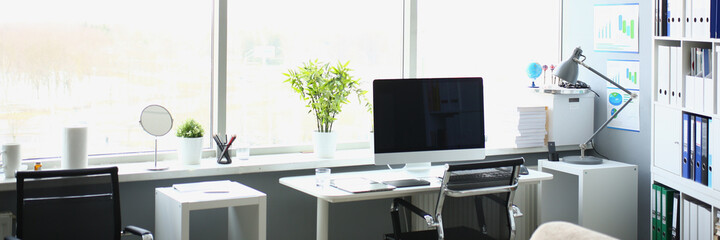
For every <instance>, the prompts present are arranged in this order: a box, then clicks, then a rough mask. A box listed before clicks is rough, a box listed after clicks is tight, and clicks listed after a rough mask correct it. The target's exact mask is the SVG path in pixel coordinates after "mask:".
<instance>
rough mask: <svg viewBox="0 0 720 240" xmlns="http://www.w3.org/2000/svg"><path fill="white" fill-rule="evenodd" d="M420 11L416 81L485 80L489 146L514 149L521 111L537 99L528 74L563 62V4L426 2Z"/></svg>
mask: <svg viewBox="0 0 720 240" xmlns="http://www.w3.org/2000/svg"><path fill="white" fill-rule="evenodd" d="M517 6H522V7H517ZM506 9H512V13H508V11H507V10H506ZM417 11H418V17H417V19H418V20H417V21H418V23H417V26H418V27H417V28H418V31H417V32H418V33H417V49H418V50H417V59H418V60H417V62H418V63H417V76H418V77H441V76H480V77H483V81H484V85H485V127H486V128H485V130H486V135H487V136H488V142H487V147H488V148H512V147H514V143H515V142H514V140H515V136H514V135H513V134H511V133H513V132H516V131H517V130H516V129H517V115H516V107H517V106H518V105H521V104H532V103H533V102H534V101H535V99H534V98H536V97H538V96H533V95H534V94H531V93H530V91H528V89H527V86H529V85H530V83H531V80H530V78H529V77H528V76H527V74H526V73H525V69H526V68H527V66H528V64H530V63H531V62H537V63H540V64H541V65H543V64H544V65H550V64H555V65H557V64H558V63H559V59H560V56H559V54H560V52H559V48H560V44H559V37H560V34H559V33H560V12H559V11H560V1H531V0H521V1H493V2H487V1H476V0H451V1H442V0H423V1H418V8H417ZM547 77H548V79H549V77H550V73H549V72H548V73H547ZM537 81H538V82H536V84H542V76H541V77H540V78H538V80H537Z"/></svg>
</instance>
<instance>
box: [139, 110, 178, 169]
mask: <svg viewBox="0 0 720 240" xmlns="http://www.w3.org/2000/svg"><path fill="white" fill-rule="evenodd" d="M172 125H173V119H172V116H171V115H170V111H168V110H167V109H166V108H165V107H163V106H160V105H155V104H153V105H150V106H147V107H145V109H143V111H142V113H141V114H140V126H142V128H143V130H145V132H147V133H148V134H150V135H153V136H155V166H154V167H151V168H150V170H153V171H160V170H166V169H168V167H158V165H157V138H158V137H162V136H165V134H167V133H168V132H170V129H172Z"/></svg>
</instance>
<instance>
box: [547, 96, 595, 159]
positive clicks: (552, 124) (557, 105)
mask: <svg viewBox="0 0 720 240" xmlns="http://www.w3.org/2000/svg"><path fill="white" fill-rule="evenodd" d="M585 91H587V90H585ZM546 95H548V99H549V102H548V103H547V106H548V141H554V142H555V145H556V146H563V145H579V144H582V143H585V141H587V140H588V138H590V136H592V134H593V132H594V130H595V129H594V128H593V125H594V121H595V120H594V118H593V115H594V112H595V110H594V109H595V108H594V106H595V105H594V104H595V102H594V101H595V99H594V97H595V95H594V94H593V93H592V92H589V91H587V92H586V93H581V94H560V93H557V94H546ZM555 116H557V117H555Z"/></svg>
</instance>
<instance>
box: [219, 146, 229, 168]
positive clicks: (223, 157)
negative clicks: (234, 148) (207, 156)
mask: <svg viewBox="0 0 720 240" xmlns="http://www.w3.org/2000/svg"><path fill="white" fill-rule="evenodd" d="M226 148H229V146H228V145H227V144H218V145H217V150H216V151H217V163H219V164H230V163H232V158H230V149H227V150H226ZM223 153H224V154H223Z"/></svg>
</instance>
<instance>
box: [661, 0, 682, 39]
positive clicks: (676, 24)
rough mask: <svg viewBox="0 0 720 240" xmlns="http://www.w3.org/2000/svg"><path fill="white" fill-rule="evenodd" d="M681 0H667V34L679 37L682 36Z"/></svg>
mask: <svg viewBox="0 0 720 240" xmlns="http://www.w3.org/2000/svg"><path fill="white" fill-rule="evenodd" d="M682 7H683V1H682V0H667V19H665V20H666V21H667V22H668V25H667V31H668V34H667V36H669V37H674V38H680V37H682V24H683V18H682V9H683V8H682Z"/></svg>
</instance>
